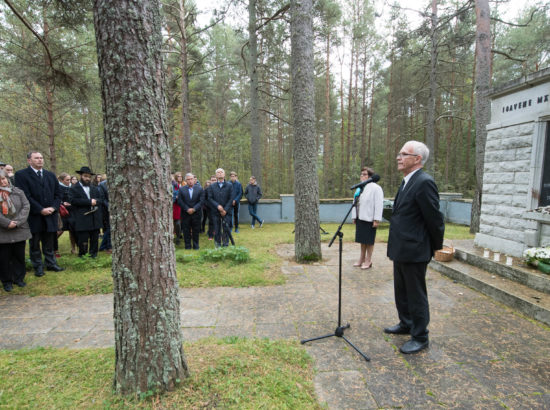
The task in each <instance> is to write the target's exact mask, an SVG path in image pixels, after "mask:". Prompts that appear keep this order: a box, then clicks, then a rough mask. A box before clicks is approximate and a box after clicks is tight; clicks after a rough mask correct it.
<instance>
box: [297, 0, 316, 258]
mask: <svg viewBox="0 0 550 410" xmlns="http://www.w3.org/2000/svg"><path fill="white" fill-rule="evenodd" d="M290 10H291V20H290V32H291V59H290V69H291V77H292V114H293V122H294V127H293V128H294V180H295V183H294V200H295V207H296V215H295V220H296V222H295V228H296V229H295V245H294V248H295V254H296V260H297V261H299V262H304V261H315V260H320V259H321V236H320V223H319V181H318V177H317V167H316V157H317V155H316V150H315V100H314V98H315V97H314V95H315V90H314V82H313V79H314V78H313V76H314V72H313V21H312V15H313V5H312V0H291V2H290Z"/></svg>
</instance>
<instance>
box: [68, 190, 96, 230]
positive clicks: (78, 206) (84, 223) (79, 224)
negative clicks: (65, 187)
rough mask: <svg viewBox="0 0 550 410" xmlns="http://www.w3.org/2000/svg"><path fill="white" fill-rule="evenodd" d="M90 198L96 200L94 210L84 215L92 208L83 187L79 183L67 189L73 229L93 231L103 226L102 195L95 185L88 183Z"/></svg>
mask: <svg viewBox="0 0 550 410" xmlns="http://www.w3.org/2000/svg"><path fill="white" fill-rule="evenodd" d="M90 198H92V199H95V200H96V201H97V203H96V208H97V210H96V211H95V212H92V213H90V214H88V215H84V214H85V213H86V212H88V211H90V210H91V209H92V201H91V199H88V197H87V196H86V192H84V188H82V186H81V185H80V182H79V183H76V184H74V185H73V186H72V187H71V190H70V191H69V199H70V201H69V202H70V203H71V214H72V218H73V224H74V230H75V231H77V232H79V231H93V230H95V229H101V228H102V227H103V216H102V208H103V197H102V196H101V192H100V191H99V188H98V187H97V186H94V185H91V184H90Z"/></svg>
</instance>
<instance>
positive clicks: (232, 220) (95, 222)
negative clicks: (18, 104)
mask: <svg viewBox="0 0 550 410" xmlns="http://www.w3.org/2000/svg"><path fill="white" fill-rule="evenodd" d="M27 162H28V167H26V168H24V169H21V170H19V171H17V172H15V173H14V168H13V166H11V165H9V164H5V163H2V162H1V161H0V205H1V209H2V212H1V213H0V281H1V282H2V286H3V288H4V290H5V291H7V292H10V291H11V290H12V289H13V286H14V285H17V286H19V287H24V286H26V283H25V273H26V263H25V247H26V241H27V240H29V256H30V261H31V264H32V266H33V269H34V274H35V276H37V277H41V276H44V274H45V271H55V272H61V271H63V270H64V268H63V267H61V266H59V264H58V261H57V258H59V257H60V256H61V255H60V254H59V250H58V238H59V237H60V236H61V235H62V234H63V233H64V232H68V235H69V239H70V243H71V253H72V254H78V256H79V257H84V256H86V255H88V256H89V257H91V258H96V257H97V255H98V252H99V251H105V252H107V253H110V252H111V250H112V245H111V229H110V223H109V191H108V185H107V177H106V175H104V174H103V175H101V174H96V173H94V172H93V171H92V170H91V169H90V168H89V167H87V166H83V167H81V168H80V169H79V170H77V171H75V173H76V174H78V177H77V176H76V175H70V174H68V173H65V172H63V173H61V174H59V176H56V175H55V174H54V173H53V172H50V171H48V170H46V169H44V158H43V156H42V154H41V153H40V152H37V151H31V152H29V153H28V154H27ZM172 187H173V218H174V234H175V242H176V244H180V241H181V239H182V238H183V240H184V242H185V248H186V249H199V234H200V233H201V232H205V228H206V223H207V222H208V231H206V232H207V235H208V239H209V240H214V241H215V245H216V246H217V247H219V246H228V244H229V238H231V233H232V232H234V233H239V206H240V200H241V198H242V197H243V195H244V196H246V198H247V199H248V204H249V205H248V206H249V212H250V214H251V216H252V224H251V226H252V228H254V227H255V224H256V222H258V223H259V225H260V226H262V225H263V223H264V221H263V220H262V219H260V218H259V216H258V215H257V213H256V212H257V203H258V201H259V199H260V198H261V197H262V191H261V189H260V187H259V185H258V184H257V182H256V179H255V178H254V177H251V178H250V183H249V184H248V185H247V186H246V188H245V189H244V191H243V187H242V185H241V183H240V182H239V180H238V177H237V174H236V173H235V172H231V174H230V180H229V181H228V180H226V179H225V171H224V170H223V169H221V168H219V169H217V170H216V173H215V175H213V176H212V177H211V178H210V180H209V181H207V182H206V184H205V187H204V189H203V187H202V186H201V184H200V182H199V181H198V180H197V177H196V176H195V175H193V174H191V173H187V174H186V175H185V177H184V176H183V175H182V174H181V173H176V174H174V175H173V176H172ZM101 230H103V235H102V240H101V244H99V238H100V232H101Z"/></svg>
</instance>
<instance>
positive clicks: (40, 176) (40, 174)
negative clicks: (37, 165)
mask: <svg viewBox="0 0 550 410" xmlns="http://www.w3.org/2000/svg"><path fill="white" fill-rule="evenodd" d="M37 174H38V178H40V180H41V181H42V171H38V172H37Z"/></svg>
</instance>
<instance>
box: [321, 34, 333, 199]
mask: <svg viewBox="0 0 550 410" xmlns="http://www.w3.org/2000/svg"><path fill="white" fill-rule="evenodd" d="M330 39H331V37H330V31H329V32H328V33H327V41H326V49H325V52H326V54H327V58H326V68H325V70H326V71H325V135H324V139H323V177H324V178H323V179H324V190H323V192H324V194H325V198H330V197H331V194H332V193H333V192H334V182H333V175H334V174H333V173H332V169H331V163H332V160H333V158H332V135H331V126H330V125H331V113H330Z"/></svg>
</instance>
